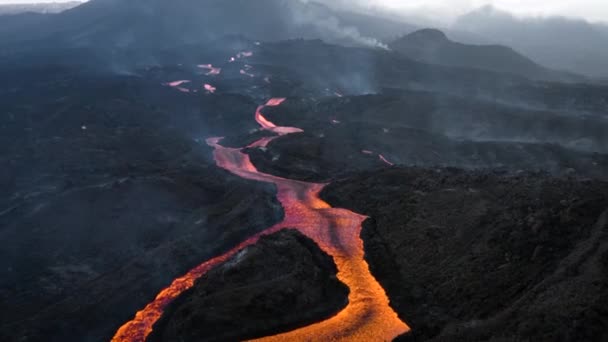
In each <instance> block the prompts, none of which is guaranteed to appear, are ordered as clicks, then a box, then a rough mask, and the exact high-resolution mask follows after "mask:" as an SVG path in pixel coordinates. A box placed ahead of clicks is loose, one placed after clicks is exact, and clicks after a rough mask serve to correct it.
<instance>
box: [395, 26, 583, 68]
mask: <svg viewBox="0 0 608 342" xmlns="http://www.w3.org/2000/svg"><path fill="white" fill-rule="evenodd" d="M390 47H391V49H393V50H395V51H397V52H399V53H402V54H404V55H405V56H407V57H409V58H412V59H415V60H418V61H421V62H425V63H430V64H439V65H445V66H455V67H465V68H477V69H484V70H491V71H497V72H507V73H512V74H516V75H520V76H525V77H528V78H531V79H542V80H576V79H578V78H577V77H575V76H574V75H569V74H566V73H560V72H557V71H553V70H549V69H546V68H544V67H542V66H540V65H538V64H537V63H535V62H534V61H532V60H531V59H529V58H527V57H525V56H523V55H522V54H520V53H518V52H516V51H515V50H513V49H511V48H510V47H507V46H502V45H469V44H462V43H457V42H454V41H451V40H450V39H448V37H447V36H446V35H445V34H444V33H443V32H442V31H439V30H436V29H423V30H419V31H416V32H413V33H411V34H408V35H406V36H404V37H402V38H400V39H397V40H396V41H393V42H392V43H391V44H390Z"/></svg>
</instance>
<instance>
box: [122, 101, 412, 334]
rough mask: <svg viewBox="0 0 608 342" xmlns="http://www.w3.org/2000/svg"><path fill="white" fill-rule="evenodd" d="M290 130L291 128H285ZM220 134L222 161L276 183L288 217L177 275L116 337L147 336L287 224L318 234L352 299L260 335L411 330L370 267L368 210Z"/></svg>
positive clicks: (311, 235) (211, 142)
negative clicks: (270, 169) (330, 312)
mask: <svg viewBox="0 0 608 342" xmlns="http://www.w3.org/2000/svg"><path fill="white" fill-rule="evenodd" d="M284 100H285V99H272V100H270V101H268V103H267V104H266V105H265V106H260V108H258V110H257V111H256V120H257V119H262V118H263V115H262V114H261V111H262V109H263V108H264V107H268V106H278V105H280V104H281V103H283V101H284ZM263 122H265V123H266V125H267V126H268V127H267V126H264V125H262V127H263V128H264V129H273V130H274V129H276V130H277V131H279V132H286V131H290V130H292V129H293V128H286V127H277V126H275V125H274V124H272V123H271V122H269V121H267V120H265V118H264V121H263ZM284 134H287V133H284ZM273 139H276V137H271V138H263V139H261V140H260V141H258V142H256V143H253V144H251V145H250V146H249V147H263V146H266V145H267V144H268V143H269V142H271V141H272V140H273ZM221 140H222V139H221V138H210V139H208V140H207V143H208V144H209V145H210V146H212V147H214V148H215V151H214V158H215V161H216V164H217V166H219V167H221V168H223V169H226V170H227V171H229V172H231V173H233V174H235V175H237V176H239V177H242V178H244V179H249V180H254V181H260V182H267V183H272V184H274V185H276V187H277V190H278V195H277V198H278V200H279V201H280V202H281V204H282V206H283V208H284V211H285V218H284V220H283V221H282V222H280V223H279V224H277V225H275V226H272V227H270V228H268V229H267V230H265V231H263V232H262V233H260V234H258V235H255V236H253V237H251V238H250V239H248V240H246V241H244V242H243V243H241V244H240V245H238V246H236V247H235V248H233V249H232V250H230V251H229V252H227V253H226V254H224V255H221V256H218V257H216V258H213V259H211V260H209V261H206V262H205V263H203V264H201V265H200V266H198V267H196V268H194V269H193V270H191V271H190V272H188V273H187V274H186V275H184V276H183V277H181V278H178V279H176V280H175V281H173V283H172V284H171V285H170V286H169V287H168V288H167V289H165V290H163V291H162V292H161V293H160V294H159V295H158V296H157V297H156V299H155V300H154V301H153V302H152V303H150V304H148V306H146V307H145V308H144V309H143V310H142V311H140V312H138V313H137V315H136V316H135V318H134V319H133V320H132V321H130V322H128V323H126V324H125V325H123V326H122V327H121V328H120V329H119V330H118V332H117V333H116V335H115V336H114V338H113V339H112V341H114V342H127V341H128V342H143V341H145V339H146V337H147V336H148V335H149V334H150V333H151V332H152V327H153V325H154V324H155V323H156V321H157V320H158V319H159V318H160V317H161V315H162V313H163V311H164V310H165V308H166V307H167V305H169V304H170V303H171V302H172V301H173V300H174V299H175V298H177V297H178V296H179V295H180V294H182V293H183V292H184V291H186V290H187V289H189V288H191V287H192V286H193V285H194V282H195V281H196V280H197V279H198V278H200V277H202V276H203V275H204V274H205V273H206V272H207V271H209V270H210V269H211V268H213V267H215V266H217V265H218V264H221V263H223V262H225V261H227V260H228V259H230V258H231V257H232V256H234V255H235V254H236V253H237V252H238V251H240V250H242V249H243V248H245V247H247V246H250V245H253V244H255V243H256V242H257V241H258V240H259V238H260V237H261V236H263V235H269V234H273V233H275V232H277V231H279V230H281V229H284V228H295V229H297V230H299V231H300V232H301V233H303V234H304V235H306V236H308V237H309V238H311V239H312V240H314V241H315V242H316V243H317V244H318V245H319V247H320V248H321V249H322V250H323V251H325V252H326V253H327V254H329V255H331V256H332V257H333V259H334V261H335V263H336V266H337V268H338V279H339V280H340V281H342V282H343V283H344V284H346V285H347V286H348V287H349V289H350V293H349V296H348V300H349V301H348V305H347V306H346V308H344V309H343V310H342V311H341V312H339V313H338V314H337V315H335V316H333V317H331V318H329V319H327V320H325V321H321V322H319V323H315V324H312V325H309V326H306V327H303V328H300V329H296V330H293V331H291V332H287V333H283V334H278V335H275V336H269V337H264V338H261V339H259V341H313V340H314V341H389V340H392V339H393V338H395V337H397V336H398V335H401V334H403V333H406V332H408V331H409V327H408V326H407V325H406V324H405V323H404V322H402V321H401V320H400V319H399V317H398V316H397V314H396V313H395V312H394V311H393V310H392V308H391V307H390V306H389V300H388V298H387V296H386V294H385V292H384V289H383V288H382V286H381V285H380V284H379V283H378V282H377V281H376V279H375V278H374V277H373V276H372V274H371V273H370V270H369V267H368V264H367V262H366V261H365V259H364V250H363V241H362V240H361V238H360V233H361V224H362V223H363V221H364V220H365V219H366V217H365V216H362V215H359V214H356V213H353V212H351V211H349V210H345V209H337V208H332V207H331V206H330V205H329V204H328V203H326V202H324V201H323V200H321V199H320V197H319V193H320V192H321V190H323V188H324V187H325V185H324V184H315V183H307V182H301V181H296V180H290V179H285V178H281V177H277V176H273V175H269V174H265V173H262V172H260V171H258V170H257V169H256V167H255V166H254V165H253V164H252V163H251V161H250V159H249V156H248V155H247V154H245V153H243V152H242V150H241V149H238V148H227V147H223V146H221V145H220V141H221Z"/></svg>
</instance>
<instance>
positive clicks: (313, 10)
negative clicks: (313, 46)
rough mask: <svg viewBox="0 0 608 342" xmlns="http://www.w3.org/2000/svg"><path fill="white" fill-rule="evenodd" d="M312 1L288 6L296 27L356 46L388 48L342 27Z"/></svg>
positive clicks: (355, 30) (304, 0) (357, 31)
mask: <svg viewBox="0 0 608 342" xmlns="http://www.w3.org/2000/svg"><path fill="white" fill-rule="evenodd" d="M313 2H314V1H309V0H300V3H302V4H304V6H290V9H291V16H292V19H293V21H294V24H296V25H297V26H312V27H315V28H317V29H318V30H319V31H320V32H324V33H326V34H327V35H328V36H331V37H332V38H334V39H336V40H351V41H353V42H355V43H357V44H360V45H363V46H368V47H374V48H380V49H384V50H388V46H387V45H386V44H384V43H383V42H381V41H379V40H378V39H376V38H372V37H365V36H363V35H362V34H361V33H360V32H359V30H358V29H357V28H356V27H353V26H345V25H343V24H342V23H341V22H340V20H339V19H338V18H336V17H335V16H331V15H328V14H327V13H326V12H323V13H321V12H320V11H318V10H317V7H315V6H314V5H311V6H306V5H307V4H308V3H313Z"/></svg>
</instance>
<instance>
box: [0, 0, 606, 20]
mask: <svg viewBox="0 0 608 342" xmlns="http://www.w3.org/2000/svg"><path fill="white" fill-rule="evenodd" d="M53 1H67V0H0V3H28V2H53ZM168 1H170V0H168ZM252 1H255V0H252ZM322 1H323V0H322ZM325 1H341V2H342V3H347V4H348V3H352V2H357V1H358V2H361V3H366V4H374V5H376V6H378V5H379V6H385V7H391V8H395V9H404V10H408V11H413V12H420V13H425V14H427V15H429V14H430V15H436V16H440V17H442V18H443V19H451V18H454V17H455V16H457V15H460V14H463V13H465V12H467V11H470V10H471V9H474V8H477V7H480V6H483V5H486V4H492V5H494V6H496V7H497V8H500V9H505V10H508V11H510V12H513V13H515V14H518V15H525V16H528V15H531V16H537V15H563V16H569V17H581V18H585V19H588V20H591V21H606V22H608V0H325Z"/></svg>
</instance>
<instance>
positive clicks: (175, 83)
mask: <svg viewBox="0 0 608 342" xmlns="http://www.w3.org/2000/svg"><path fill="white" fill-rule="evenodd" d="M190 82H192V81H189V80H179V81H173V82H167V83H164V85H166V86H169V87H179V86H181V85H182V84H186V83H190Z"/></svg>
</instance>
